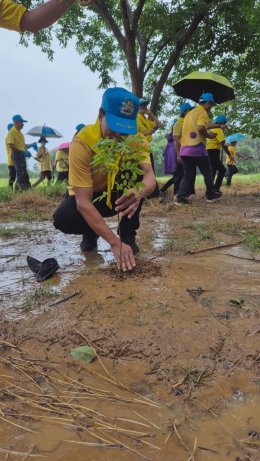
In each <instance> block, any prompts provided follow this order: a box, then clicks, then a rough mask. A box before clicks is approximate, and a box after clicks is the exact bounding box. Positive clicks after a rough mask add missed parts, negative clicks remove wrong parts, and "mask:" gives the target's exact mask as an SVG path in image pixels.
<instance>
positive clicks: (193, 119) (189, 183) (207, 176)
mask: <svg viewBox="0 0 260 461" xmlns="http://www.w3.org/2000/svg"><path fill="white" fill-rule="evenodd" d="M214 105H215V100H214V96H213V94H212V93H203V94H202V95H201V96H200V99H199V104H198V106H197V107H196V108H195V109H193V110H191V111H190V112H188V114H187V115H186V117H185V119H184V122H183V128H182V137H181V148H180V157H181V159H182V162H183V169H184V176H183V178H182V180H181V184H180V187H179V191H178V193H177V197H176V201H175V203H176V205H186V204H189V201H188V197H189V195H190V190H191V188H192V187H193V186H194V178H196V168H197V167H198V168H199V169H200V172H201V174H202V175H203V177H204V181H205V184H206V199H207V201H208V202H211V203H212V202H215V201H216V200H219V199H220V198H221V196H222V194H221V193H220V192H218V191H216V189H215V187H214V182H213V176H212V171H211V166H210V162H209V159H208V153H207V150H206V139H207V138H210V139H214V138H216V136H217V135H216V133H213V132H211V131H209V130H208V126H209V116H208V113H209V112H210V111H211V109H212V107H213V106H214Z"/></svg>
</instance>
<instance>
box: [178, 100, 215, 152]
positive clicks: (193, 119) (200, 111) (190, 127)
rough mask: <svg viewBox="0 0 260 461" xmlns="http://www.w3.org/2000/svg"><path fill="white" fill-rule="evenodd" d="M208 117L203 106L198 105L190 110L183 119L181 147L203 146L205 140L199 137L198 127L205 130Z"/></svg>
mask: <svg viewBox="0 0 260 461" xmlns="http://www.w3.org/2000/svg"><path fill="white" fill-rule="evenodd" d="M208 123H209V116H208V114H207V111H206V110H205V109H204V107H203V106H201V105H198V106H197V107H196V108H195V109H192V110H190V111H189V112H188V113H187V114H186V116H185V119H184V122H183V128H182V139H181V145H182V146H196V145H197V144H200V143H202V144H205V143H206V141H205V138H204V137H203V136H201V134H200V132H199V130H198V125H200V126H204V127H205V128H207V126H208Z"/></svg>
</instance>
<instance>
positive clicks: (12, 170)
mask: <svg viewBox="0 0 260 461" xmlns="http://www.w3.org/2000/svg"><path fill="white" fill-rule="evenodd" d="M13 126H14V124H13V123H8V125H7V130H8V134H7V136H6V138H5V147H6V154H7V166H8V170H9V181H8V185H9V187H10V188H11V189H12V190H13V185H14V182H15V178H16V171H15V167H14V164H13V161H12V149H11V148H10V147H9V144H8V135H9V131H10V130H11V128H13Z"/></svg>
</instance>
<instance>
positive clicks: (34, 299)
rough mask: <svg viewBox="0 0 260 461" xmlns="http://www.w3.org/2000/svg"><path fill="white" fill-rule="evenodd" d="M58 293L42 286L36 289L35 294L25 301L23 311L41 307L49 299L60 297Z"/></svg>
mask: <svg viewBox="0 0 260 461" xmlns="http://www.w3.org/2000/svg"><path fill="white" fill-rule="evenodd" d="M58 294H59V293H58V292H57V291H55V290H52V289H51V288H46V287H43V286H40V287H39V288H38V287H37V288H35V290H34V292H32V293H30V294H29V295H28V296H27V297H26V298H25V300H24V302H23V304H22V307H21V309H22V310H23V311H30V310H32V309H34V308H35V307H40V305H41V303H42V301H46V300H47V299H48V298H53V297H56V296H58ZM46 298H47V299H46Z"/></svg>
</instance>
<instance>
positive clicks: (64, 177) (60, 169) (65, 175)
mask: <svg viewBox="0 0 260 461" xmlns="http://www.w3.org/2000/svg"><path fill="white" fill-rule="evenodd" d="M54 167H55V168H56V171H57V173H58V176H57V181H60V182H64V181H66V182H68V179H69V148H66V149H58V150H57V152H56V156H55V163H54Z"/></svg>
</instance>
